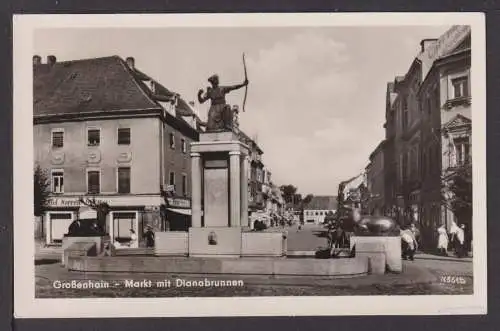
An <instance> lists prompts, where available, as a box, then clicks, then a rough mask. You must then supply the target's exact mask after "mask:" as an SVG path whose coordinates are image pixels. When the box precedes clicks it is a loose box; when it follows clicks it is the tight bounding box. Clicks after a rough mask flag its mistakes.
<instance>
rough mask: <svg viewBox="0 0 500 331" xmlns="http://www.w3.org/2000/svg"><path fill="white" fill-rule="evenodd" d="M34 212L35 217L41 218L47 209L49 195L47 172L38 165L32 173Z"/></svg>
mask: <svg viewBox="0 0 500 331" xmlns="http://www.w3.org/2000/svg"><path fill="white" fill-rule="evenodd" d="M33 177H34V203H33V205H34V212H35V216H42V215H43V214H44V212H45V210H46V209H47V201H48V199H49V194H50V181H49V176H48V174H47V171H45V170H43V169H42V168H41V167H40V165H37V166H36V167H35V171H34V176H33Z"/></svg>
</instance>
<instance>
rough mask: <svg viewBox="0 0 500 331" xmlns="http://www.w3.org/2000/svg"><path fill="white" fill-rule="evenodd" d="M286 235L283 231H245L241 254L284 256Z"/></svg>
mask: <svg viewBox="0 0 500 331" xmlns="http://www.w3.org/2000/svg"><path fill="white" fill-rule="evenodd" d="M284 255H286V236H285V235H284V234H283V233H282V232H243V233H242V241H241V256H244V257H245V256H284Z"/></svg>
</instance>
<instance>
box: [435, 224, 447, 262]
mask: <svg viewBox="0 0 500 331" xmlns="http://www.w3.org/2000/svg"><path fill="white" fill-rule="evenodd" d="M437 232H438V245H437V249H438V253H439V255H443V256H448V243H449V240H448V233H447V232H446V228H445V226H444V224H443V225H441V226H440V227H439V228H438V230H437Z"/></svg>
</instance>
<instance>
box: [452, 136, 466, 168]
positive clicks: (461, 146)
mask: <svg viewBox="0 0 500 331" xmlns="http://www.w3.org/2000/svg"><path fill="white" fill-rule="evenodd" d="M454 144H455V155H456V165H463V164H465V163H467V162H468V161H469V152H470V145H469V139H468V138H458V139H454Z"/></svg>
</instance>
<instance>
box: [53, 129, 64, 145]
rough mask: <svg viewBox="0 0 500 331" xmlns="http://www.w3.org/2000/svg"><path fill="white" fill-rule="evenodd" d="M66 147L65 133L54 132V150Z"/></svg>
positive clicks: (60, 131)
mask: <svg viewBox="0 0 500 331" xmlns="http://www.w3.org/2000/svg"><path fill="white" fill-rule="evenodd" d="M63 146H64V131H63V130H62V129H57V130H53V131H52V148H62V147H63Z"/></svg>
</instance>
